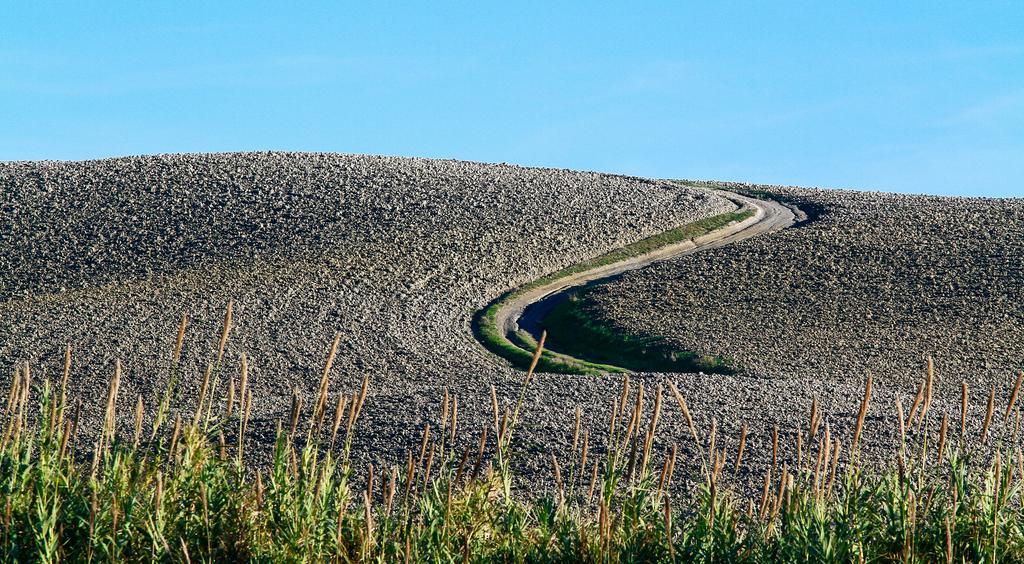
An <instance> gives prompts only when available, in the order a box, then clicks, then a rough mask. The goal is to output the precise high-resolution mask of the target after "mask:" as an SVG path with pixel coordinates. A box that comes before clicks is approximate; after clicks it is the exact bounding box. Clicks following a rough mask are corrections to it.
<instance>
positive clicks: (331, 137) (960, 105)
mask: <svg viewBox="0 0 1024 564" xmlns="http://www.w3.org/2000/svg"><path fill="white" fill-rule="evenodd" d="M86 4H91V5H86ZM285 4H293V3H284V2H273V3H233V2H196V3H190V2H166V3H161V4H159V5H158V4H157V3H155V2H154V3H151V2H124V3H120V2H105V3H103V2H93V3H86V2H75V3H72V2H68V3H66V5H64V4H58V3H47V2H28V1H25V2H11V1H5V2H4V3H3V5H2V6H0V9H2V12H0V14H2V21H3V25H2V26H0V160H22V159H85V158H95V157H105V156H118V155H131V154H146V153H162V152H205V151H234V150H263V149H280V150H309V151H340V152H354V153H380V154H393V155H408V156H426V157H444V158H448V157H451V158H460V159H469V160H479V161H488V162H512V163H518V164H524V165H538V166H556V167H568V168H578V169H588V170H600V171H609V172H621V173H628V174H637V175H642V176H655V177H683V178H707V179H724V180H745V181H754V182H766V183H786V184H800V185H809V186H833V187H852V188H861V189H877V190H889V191H902V192H925V193H936V194H966V195H991V196H1024V180H1022V179H1024V31H1022V30H1024V4H1022V3H1020V2H1019V1H1018V2H1005V3H1003V2H937V1H928V2H878V3H868V2H856V3H854V2H770V3H769V2H757V3H753V2H749V3H748V2H743V3H729V2H721V3H720V2H709V3H704V4H697V3H685V2H664V3H658V2H644V3H635V4H634V3H626V2H619V3H598V2H579V3H551V2H538V3H511V2H502V3H483V2H474V3H470V2H465V3H428V2H424V3H416V2H404V3H395V4H389V3H383V2H381V3H359V4H356V3H352V4H351V5H344V4H342V3H335V2H323V3H318V2H303V3H294V4H296V5H301V7H294V6H284V5H285ZM366 4H373V6H367V5H366ZM631 4H632V5H631Z"/></svg>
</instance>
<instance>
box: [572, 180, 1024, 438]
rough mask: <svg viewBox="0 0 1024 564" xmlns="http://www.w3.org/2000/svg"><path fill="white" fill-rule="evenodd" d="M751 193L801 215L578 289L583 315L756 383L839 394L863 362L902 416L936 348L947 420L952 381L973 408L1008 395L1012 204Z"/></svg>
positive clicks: (1023, 265) (1013, 310)
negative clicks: (698, 355)
mask: <svg viewBox="0 0 1024 564" xmlns="http://www.w3.org/2000/svg"><path fill="white" fill-rule="evenodd" d="M735 188H741V187H740V186H736V187H735ZM747 188H756V189H758V190H767V191H768V192H769V193H772V194H775V196H776V197H781V199H783V200H784V201H787V202H790V203H793V204H796V205H797V206H799V207H801V209H803V210H805V211H806V212H808V215H809V216H810V218H811V220H810V221H808V222H805V223H803V224H800V225H798V226H796V227H794V228H791V229H788V230H785V231H782V232H779V233H774V234H771V235H769V236H765V237H759V238H754V239H750V240H747V241H742V242H740V243H737V244H734V245H729V246H726V247H723V248H719V249H715V250H711V251H708V252H703V253H698V254H695V255H691V256H686V257H682V258H679V259H675V260H672V261H669V262H664V263H660V264H656V265H653V266H651V267H649V268H647V269H644V270H642V271H636V272H630V273H628V274H626V275H625V276H623V277H621V278H620V279H618V280H616V281H614V282H612V283H609V284H606V285H602V286H598V287H596V288H594V289H593V291H591V292H590V293H588V294H587V299H586V300H585V302H584V304H585V305H584V307H585V308H586V310H587V311H588V312H589V313H590V315H592V316H593V317H594V318H596V319H597V320H599V321H600V322H601V323H604V324H608V325H611V326H613V327H615V328H617V329H619V330H621V331H627V332H633V333H639V334H644V335H661V336H664V337H666V338H668V339H669V340H670V341H671V342H672V343H673V344H674V345H675V346H677V347H680V348H683V349H687V350H696V351H700V352H704V353H708V354H715V355H725V356H729V357H732V358H734V359H735V360H736V361H737V363H738V364H739V365H740V366H742V367H743V369H744V370H743V373H742V375H741V377H740V379H741V380H746V381H758V382H761V385H762V386H765V387H766V388H767V389H771V388H772V387H775V386H782V385H783V384H773V383H772V382H776V381H785V382H787V384H785V385H786V386H793V385H795V384H796V383H798V382H807V383H808V386H824V387H825V388H828V387H835V388H837V389H842V388H846V387H849V386H851V385H853V384H854V383H860V382H863V380H864V375H865V374H866V373H868V372H871V373H872V374H874V375H875V383H876V390H880V391H883V392H890V393H891V392H902V393H903V395H904V407H905V408H907V409H908V410H909V406H910V402H911V400H912V398H913V394H914V390H915V389H916V386H917V385H918V384H919V382H920V381H921V379H922V376H923V374H924V372H923V370H924V365H925V358H926V357H927V356H928V355H933V356H934V358H935V366H936V377H935V381H936V390H937V393H938V394H940V395H942V396H946V397H947V398H948V400H949V403H948V405H947V407H948V411H949V413H950V414H951V416H956V415H958V412H959V394H960V386H961V382H962V381H966V382H968V384H969V385H970V387H971V390H972V394H971V397H970V400H971V403H973V404H975V405H976V406H978V409H981V406H982V405H983V404H984V403H985V402H986V401H987V395H988V391H989V389H990V386H991V385H995V386H996V391H997V398H1002V397H1005V396H1006V395H1009V392H1010V388H1012V386H1013V384H1014V381H1015V379H1016V376H1017V372H1018V371H1019V370H1021V369H1022V368H1024V338H1022V336H1024V201H1021V200H997V199H970V198H949V197H927V196H907V195H897V194H882V193H866V192H852V191H838V190H810V189H796V188H778V187H773V188H767V187H751V186H747ZM729 382H730V383H728V384H726V383H723V385H724V386H734V385H735V384H733V383H731V382H732V380H729ZM825 395H826V396H828V395H831V394H829V392H827V391H826V392H825ZM997 401H1000V400H998V399H997ZM776 402H782V403H783V404H788V403H789V402H788V400H787V399H786V398H769V399H767V400H762V399H760V398H752V399H751V400H750V403H749V404H748V408H749V409H751V410H752V411H753V413H754V414H755V416H759V415H760V412H766V413H771V412H774V411H777V410H778V409H779V408H778V407H777V406H776V405H773V404H775V403H776ZM892 406H893V404H892V402H891V400H890V401H888V402H886V403H883V404H881V405H880V407H879V410H878V413H879V415H883V414H890V416H891V414H892V413H893V411H894V409H893V407H892ZM721 411H722V412H723V413H728V412H729V411H731V407H724V406H723V407H722V409H721ZM890 430H891V429H890Z"/></svg>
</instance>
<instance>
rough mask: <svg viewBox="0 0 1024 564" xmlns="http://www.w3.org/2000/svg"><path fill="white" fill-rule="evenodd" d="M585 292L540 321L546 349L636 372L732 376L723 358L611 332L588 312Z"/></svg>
mask: <svg viewBox="0 0 1024 564" xmlns="http://www.w3.org/2000/svg"><path fill="white" fill-rule="evenodd" d="M587 296H588V294H587V292H586V291H582V292H577V293H573V294H572V295H570V296H569V298H568V299H566V300H565V301H563V302H562V303H560V304H558V305H557V306H555V308H554V309H553V310H552V311H551V313H549V314H548V315H547V317H546V318H544V329H545V330H547V332H548V340H547V343H548V346H550V347H551V348H553V349H555V350H557V351H559V352H562V353H565V354H568V355H572V356H574V357H577V358H585V359H587V360H588V361H591V362H599V363H602V364H609V365H613V366H621V367H622V368H626V369H629V370H634V371H637V372H707V373H714V374H735V373H736V368H735V366H734V363H733V362H732V361H731V360H729V359H726V358H723V357H717V356H710V355H699V354H697V353H695V352H692V351H683V350H678V349H676V348H674V347H672V346H671V345H670V344H669V343H668V342H667V341H666V340H665V339H664V338H663V337H660V336H643V335H635V334H630V333H624V332H619V331H615V330H613V329H611V328H609V327H608V326H606V325H602V324H600V323H598V322H596V321H595V320H594V319H593V317H591V315H590V313H589V305H590V304H589V302H588V297H587Z"/></svg>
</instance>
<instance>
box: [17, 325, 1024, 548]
mask: <svg viewBox="0 0 1024 564" xmlns="http://www.w3.org/2000/svg"><path fill="white" fill-rule="evenodd" d="M229 327H230V314H229V315H228V316H227V321H226V323H225V328H224V331H223V335H222V337H221V341H220V343H221V347H220V352H218V354H217V358H218V360H217V361H215V362H213V363H211V364H210V367H209V369H208V370H207V371H206V373H205V375H204V376H203V379H202V385H201V393H200V395H199V397H198V401H197V404H196V405H195V406H194V409H190V410H188V411H181V410H178V409H176V408H175V406H176V405H178V400H177V399H176V396H177V395H178V394H177V392H176V391H175V390H176V388H177V387H178V382H179V381H180V378H181V377H182V375H181V374H179V370H178V368H177V356H178V352H179V351H180V343H181V335H183V334H184V331H185V322H184V320H183V322H182V327H181V330H180V331H179V339H178V344H177V345H176V347H175V352H174V354H173V356H172V358H173V362H172V364H171V368H170V375H171V378H170V381H171V384H170V385H169V387H168V389H167V390H166V391H165V392H164V393H163V394H162V395H161V397H160V398H158V399H156V401H155V402H154V405H155V409H153V410H152V413H149V412H148V411H147V407H146V404H145V402H144V401H143V399H142V398H139V399H138V401H137V403H136V408H135V411H134V414H133V415H134V417H133V420H132V421H130V422H129V421H124V422H121V424H119V422H118V419H117V418H116V409H115V406H116V405H117V401H118V396H119V390H120V379H121V375H120V370H119V369H117V370H115V371H114V374H113V376H112V378H111V380H110V385H109V393H108V397H107V402H106V405H105V417H104V418H103V420H102V423H101V425H100V427H99V428H98V429H95V430H93V432H91V433H90V432H88V430H87V429H83V428H79V427H80V424H79V423H80V419H81V408H80V406H79V407H75V408H74V409H68V395H69V390H68V380H69V375H70V373H71V371H72V370H73V367H72V362H71V357H72V351H71V349H70V348H69V349H68V350H67V355H66V359H65V371H64V374H63V376H62V378H61V379H60V380H59V381H55V382H49V381H43V382H36V381H34V380H33V378H32V373H31V370H30V367H28V366H22V367H20V368H19V370H18V371H17V374H16V376H15V377H14V378H13V379H12V381H11V387H10V389H9V393H8V395H7V401H6V404H5V405H3V406H2V407H4V419H3V423H4V425H3V436H2V439H0V440H2V443H0V554H2V557H3V559H4V560H6V561H33V560H38V561H54V560H70V561H86V562H88V561H98V562H105V561H115V560H116V561H139V560H146V561H150V560H159V561H184V562H199V561H239V560H251V561H295V560H342V561H381V562H394V561H406V562H409V561H452V560H462V561H491V560H501V561H554V560H580V561H590V562H614V561H665V562H670V561H680V562H689V561H700V562H712V561H749V562H760V561H797V560H800V561H806V560H810V561H844V562H849V561H904V562H918V561H920V562H924V561H929V562H930V561H946V562H952V561H961V560H966V561H1003V560H1008V561H1013V560H1022V559H1024V528H1022V524H1024V520H1022V517H1024V514H1022V509H1021V503H1020V502H1021V484H1022V483H1024V482H1022V480H1024V460H1022V455H1021V451H1020V449H1019V448H1017V447H1016V445H1017V442H1018V436H1017V433H1018V430H1019V429H1018V427H1017V425H1016V424H1013V423H1014V422H1017V421H1019V414H1020V409H1019V408H1018V407H1017V396H1018V393H1019V391H1020V385H1021V380H1022V379H1024V374H1022V375H1021V377H1019V378H1018V380H1017V384H1016V386H1015V387H1014V388H1013V390H1012V393H1011V396H1010V400H1009V403H1008V405H1006V406H1005V409H1003V408H999V409H997V408H996V406H995V400H994V398H995V391H994V389H993V391H992V392H991V395H990V396H989V401H988V409H987V413H986V415H985V418H984V421H983V422H982V430H981V437H980V440H979V437H968V436H967V417H966V407H967V405H968V402H967V397H968V388H967V386H966V384H965V385H964V388H963V404H962V407H961V413H960V414H959V415H960V417H959V418H957V417H956V414H954V416H953V418H952V419H951V418H950V417H949V415H948V414H943V417H942V422H941V425H940V426H938V425H929V424H928V422H929V421H933V420H934V418H931V419H930V418H929V417H928V414H929V411H930V409H931V403H932V395H933V389H932V384H933V374H932V372H931V370H929V371H928V373H927V376H926V378H925V380H924V382H922V383H921V386H920V388H919V389H918V391H917V395H916V397H915V398H914V400H913V402H912V403H911V404H910V409H909V412H908V413H907V412H905V410H904V405H903V403H902V401H897V403H896V405H895V406H894V409H893V413H892V416H891V417H887V418H886V420H887V421H890V422H892V424H894V425H896V426H897V427H898V429H899V432H900V436H901V437H902V440H901V443H900V446H899V448H898V450H897V451H896V452H894V453H893V458H892V464H891V465H889V466H886V467H881V468H877V467H869V466H867V465H864V464H862V463H861V454H860V442H861V437H862V436H863V434H864V432H865V431H866V429H865V425H866V421H867V417H866V416H867V413H868V409H869V405H870V403H871V395H872V394H871V380H870V378H869V379H868V381H867V385H866V388H865V392H864V397H863V400H862V403H861V405H860V409H859V412H858V417H857V419H856V423H855V426H854V428H853V429H852V433H851V434H843V433H839V432H836V431H837V430H834V429H830V427H829V423H828V420H827V417H826V416H825V414H823V413H822V412H821V411H820V410H819V409H818V406H817V402H815V403H814V404H813V405H812V407H811V413H810V417H809V418H808V423H807V426H806V428H804V429H801V430H800V433H799V437H800V438H799V440H798V443H797V449H796V451H797V452H798V453H799V454H798V456H797V460H796V462H795V463H792V462H791V463H790V464H791V465H790V464H786V463H783V462H782V460H781V459H782V457H781V456H779V454H780V452H781V448H782V447H780V446H779V445H778V443H777V441H776V443H775V446H774V447H773V452H772V464H771V466H770V467H768V468H767V469H765V470H764V475H763V486H762V487H759V488H757V490H758V492H757V493H756V494H754V495H751V494H750V493H744V492H747V490H746V489H744V488H738V489H736V488H734V487H732V486H730V484H737V483H740V482H738V481H735V480H734V479H733V477H734V476H742V474H741V473H739V471H740V470H741V469H742V468H744V467H745V465H744V447H745V444H746V428H745V427H744V429H743V432H742V434H741V436H740V440H739V442H738V449H737V451H735V452H726V450H725V448H722V447H721V446H720V445H722V444H723V442H724V441H721V440H720V439H719V440H718V441H716V436H715V435H716V431H715V428H714V426H713V425H712V427H711V428H710V429H709V430H704V429H698V426H697V425H696V424H695V421H694V419H693V417H692V416H691V414H690V411H689V409H688V406H687V403H686V400H685V398H684V397H683V395H682V394H681V393H680V392H679V390H678V389H676V388H675V386H674V385H673V384H672V381H671V380H666V381H665V382H666V385H667V389H665V390H663V389H662V387H661V386H660V385H659V386H658V387H657V388H656V389H655V390H654V391H653V393H651V391H650V390H646V391H645V389H644V385H643V383H640V384H639V385H631V383H630V380H629V378H628V377H626V378H625V379H624V382H623V386H622V389H621V390H619V391H617V392H616V393H615V394H614V397H612V398H610V404H611V409H610V410H609V416H608V419H607V421H606V423H604V424H602V429H587V428H585V427H584V426H583V425H581V423H580V421H581V417H580V412H579V411H577V418H576V421H577V423H576V426H575V428H574V429H572V430H567V432H571V433H572V437H573V440H572V448H571V452H570V453H569V454H568V455H564V456H563V457H562V458H559V457H556V456H554V455H552V456H551V458H550V468H551V470H550V476H549V478H550V479H549V480H547V483H548V484H549V486H548V487H547V489H546V490H543V488H537V487H536V486H534V487H533V489H532V490H531V492H530V495H522V494H521V492H518V491H517V484H518V483H519V480H520V479H523V478H524V477H523V476H516V475H515V473H514V470H513V468H514V464H513V461H514V460H515V458H516V456H517V455H518V453H517V452H516V449H515V448H513V445H514V444H515V440H514V435H515V432H516V429H517V426H518V425H520V424H521V422H522V421H525V420H526V419H527V418H528V417H529V414H528V413H524V412H523V411H522V407H523V405H524V400H525V398H526V397H527V394H529V389H530V382H531V379H532V375H533V370H534V368H535V367H536V365H537V363H538V362H539V360H540V357H541V348H540V347H538V349H537V350H536V351H535V352H534V354H533V356H532V363H531V366H530V367H529V370H528V372H527V373H526V375H525V377H524V381H523V387H522V391H521V393H520V395H519V397H518V399H517V401H516V402H515V403H513V404H510V405H507V406H506V405H502V404H501V402H499V400H498V398H497V396H496V395H495V394H494V391H493V389H492V395H491V406H489V408H485V409H487V410H488V411H489V412H490V415H489V417H488V420H489V423H488V424H487V425H485V426H484V427H483V428H482V429H481V430H480V432H479V434H477V433H475V432H466V431H464V430H462V429H460V425H459V413H460V411H459V410H460V406H459V401H458V398H456V397H450V396H449V395H448V394H447V393H445V395H444V397H443V398H441V409H440V410H439V413H437V414H436V418H435V419H432V420H431V422H430V423H429V424H427V425H426V426H425V427H424V429H423V435H422V442H421V444H420V446H419V447H418V448H417V449H416V450H415V451H414V452H409V453H408V454H407V459H406V464H405V465H403V466H401V467H399V466H395V467H391V468H374V467H373V466H370V467H368V468H366V469H360V472H359V473H358V475H359V478H358V483H357V479H356V474H357V473H356V472H355V469H354V468H353V466H352V464H353V463H352V459H351V458H350V456H349V453H350V450H351V445H352V437H353V435H354V433H356V432H357V431H358V427H359V418H360V413H361V411H362V409H363V407H364V402H365V400H366V397H367V392H368V390H369V387H370V382H369V380H367V379H364V380H363V381H362V384H361V386H359V387H358V388H357V389H354V390H351V391H349V392H340V393H339V392H334V391H332V364H333V361H334V357H335V352H336V350H337V345H338V341H337V339H336V340H335V342H334V344H333V346H332V347H331V349H330V352H329V354H328V357H327V360H326V362H325V364H324V367H323V372H322V378H321V381H320V387H319V395H318V397H317V400H316V402H315V403H314V404H313V405H309V406H303V402H302V400H301V399H300V397H299V396H296V397H295V398H294V401H293V405H292V410H291V413H290V415H289V418H288V419H287V420H284V421H281V422H279V424H278V428H277V432H276V439H275V442H274V444H273V445H272V448H273V457H272V461H271V463H270V466H269V467H264V468H262V470H256V469H249V470H247V467H248V463H247V457H249V456H251V450H252V449H253V448H256V447H254V446H247V443H246V441H245V440H244V438H245V437H246V436H247V433H248V425H249V412H250V408H251V406H252V402H253V397H252V393H251V390H250V389H249V388H248V383H247V374H248V367H247V364H246V361H245V358H244V357H243V358H242V362H241V365H240V366H239V367H238V369H237V371H236V370H235V369H234V367H231V368H230V369H229V368H228V367H227V366H225V365H224V363H223V361H222V356H223V348H224V347H223V345H224V342H225V341H226V339H227V336H228V332H229ZM651 396H653V401H652V398H651ZM30 398H35V399H30ZM33 404H34V405H35V407H36V409H33ZM462 409H463V411H464V410H465V409H466V406H462ZM667 417H674V418H681V419H680V420H681V421H683V422H685V425H686V429H687V430H688V433H687V436H685V437H660V436H659V423H660V421H661V420H662V418H667ZM958 423H959V424H958ZM228 436H233V437H235V440H233V441H229V440H227V438H226V437H228ZM839 436H848V437H850V440H849V442H848V444H843V443H842V442H841V440H840V439H839V438H838V437H839ZM676 440H679V441H685V442H686V443H687V444H684V443H682V442H680V443H678V444H675V445H673V446H672V447H671V448H669V449H668V450H667V451H666V452H657V451H656V448H655V444H656V443H658V444H668V443H671V442H672V441H676ZM982 443H987V446H984V447H983V448H972V447H969V446H968V445H972V444H982ZM86 444H88V445H89V446H90V447H91V448H86ZM679 446H685V447H687V450H692V451H695V452H697V453H699V456H698V458H699V460H698V463H699V466H700V468H701V470H700V472H699V473H697V474H695V475H685V474H684V473H682V472H676V465H677V463H680V466H683V461H682V460H680V457H681V452H682V450H683V449H681V448H678V447H679ZM259 448H263V447H262V446H260V447H259ZM82 451H87V452H91V454H90V455H88V456H85V457H79V456H76V453H78V452H82ZM677 474H679V475H677ZM536 478H537V476H533V477H532V479H533V483H537V480H536ZM670 492H679V493H676V494H672V493H670Z"/></svg>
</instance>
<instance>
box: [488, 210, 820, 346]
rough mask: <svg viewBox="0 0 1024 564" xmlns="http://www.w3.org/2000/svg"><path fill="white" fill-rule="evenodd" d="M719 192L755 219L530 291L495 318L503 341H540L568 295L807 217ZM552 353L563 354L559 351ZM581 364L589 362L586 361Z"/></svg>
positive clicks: (567, 277) (580, 273)
mask: <svg viewBox="0 0 1024 564" xmlns="http://www.w3.org/2000/svg"><path fill="white" fill-rule="evenodd" d="M715 193H716V194H718V195H720V196H722V197H725V198H727V199H729V200H731V201H732V202H733V203H735V204H736V210H735V211H737V212H742V211H747V210H751V211H753V212H754V214H753V215H752V216H750V217H748V218H746V219H744V220H742V221H736V222H733V223H730V224H728V225H726V226H724V227H721V228H719V229H716V230H715V231H712V232H710V233H707V234H705V235H701V236H700V237H696V238H694V239H690V240H687V241H682V242H679V243H673V244H670V245H666V246H664V247H661V248H658V249H655V250H653V251H651V252H648V253H644V254H642V255H637V256H635V257H631V258H628V259H625V260H622V261H619V262H616V263H612V264H607V265H603V266H600V267H597V268H594V269H591V270H586V271H583V272H578V273H576V274H572V275H570V276H566V277H565V278H560V279H558V280H555V281H552V282H551V283H549V284H545V285H543V286H539V287H537V288H533V289H531V290H529V291H527V292H524V293H523V294H521V295H519V296H516V297H514V298H512V299H510V300H509V301H507V302H505V303H504V304H503V305H502V307H501V308H500V309H499V310H498V312H497V314H496V316H495V323H496V325H497V326H498V327H499V328H500V329H501V334H502V337H503V338H504V339H506V340H509V342H510V343H511V342H512V341H511V340H510V339H509V335H512V334H515V333H516V332H517V331H520V330H522V331H526V332H527V333H529V334H531V335H532V336H533V337H534V338H535V339H537V338H539V337H540V332H541V325H542V322H543V321H544V318H545V317H546V316H547V315H548V313H550V312H551V310H552V309H554V307H555V306H556V305H558V304H559V303H560V302H561V301H562V300H564V299H566V298H567V296H568V291H569V290H571V289H575V288H580V287H586V286H591V285H594V284H600V283H602V282H607V281H608V280H610V279H612V278H614V277H617V276H619V275H621V274H622V273H624V272H627V271H630V270H636V269H639V268H643V267H645V266H647V265H649V264H652V263H655V262H660V261H664V260H668V259H672V258H675V257H679V256H683V255H688V254H691V253H696V252H699V251H703V250H706V249H713V248H716V247H721V246H724V245H728V244H731V243H735V242H737V241H742V240H744V239H749V238H751V237H757V236H759V235H763V234H766V233H772V232H775V231H779V230H782V229H785V228H787V227H789V226H791V225H793V224H794V223H795V222H796V221H797V220H798V219H800V218H801V217H802V216H803V213H802V212H800V210H798V209H795V208H790V207H787V206H786V205H784V204H781V203H779V202H776V201H772V200H762V199H758V198H752V197H749V196H742V195H740V194H736V193H733V192H726V191H716V192H715ZM552 352H555V353H557V351H552ZM558 356H560V357H562V358H567V359H572V357H569V356H568V355H564V354H558ZM575 360H584V361H585V360H586V359H575Z"/></svg>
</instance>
